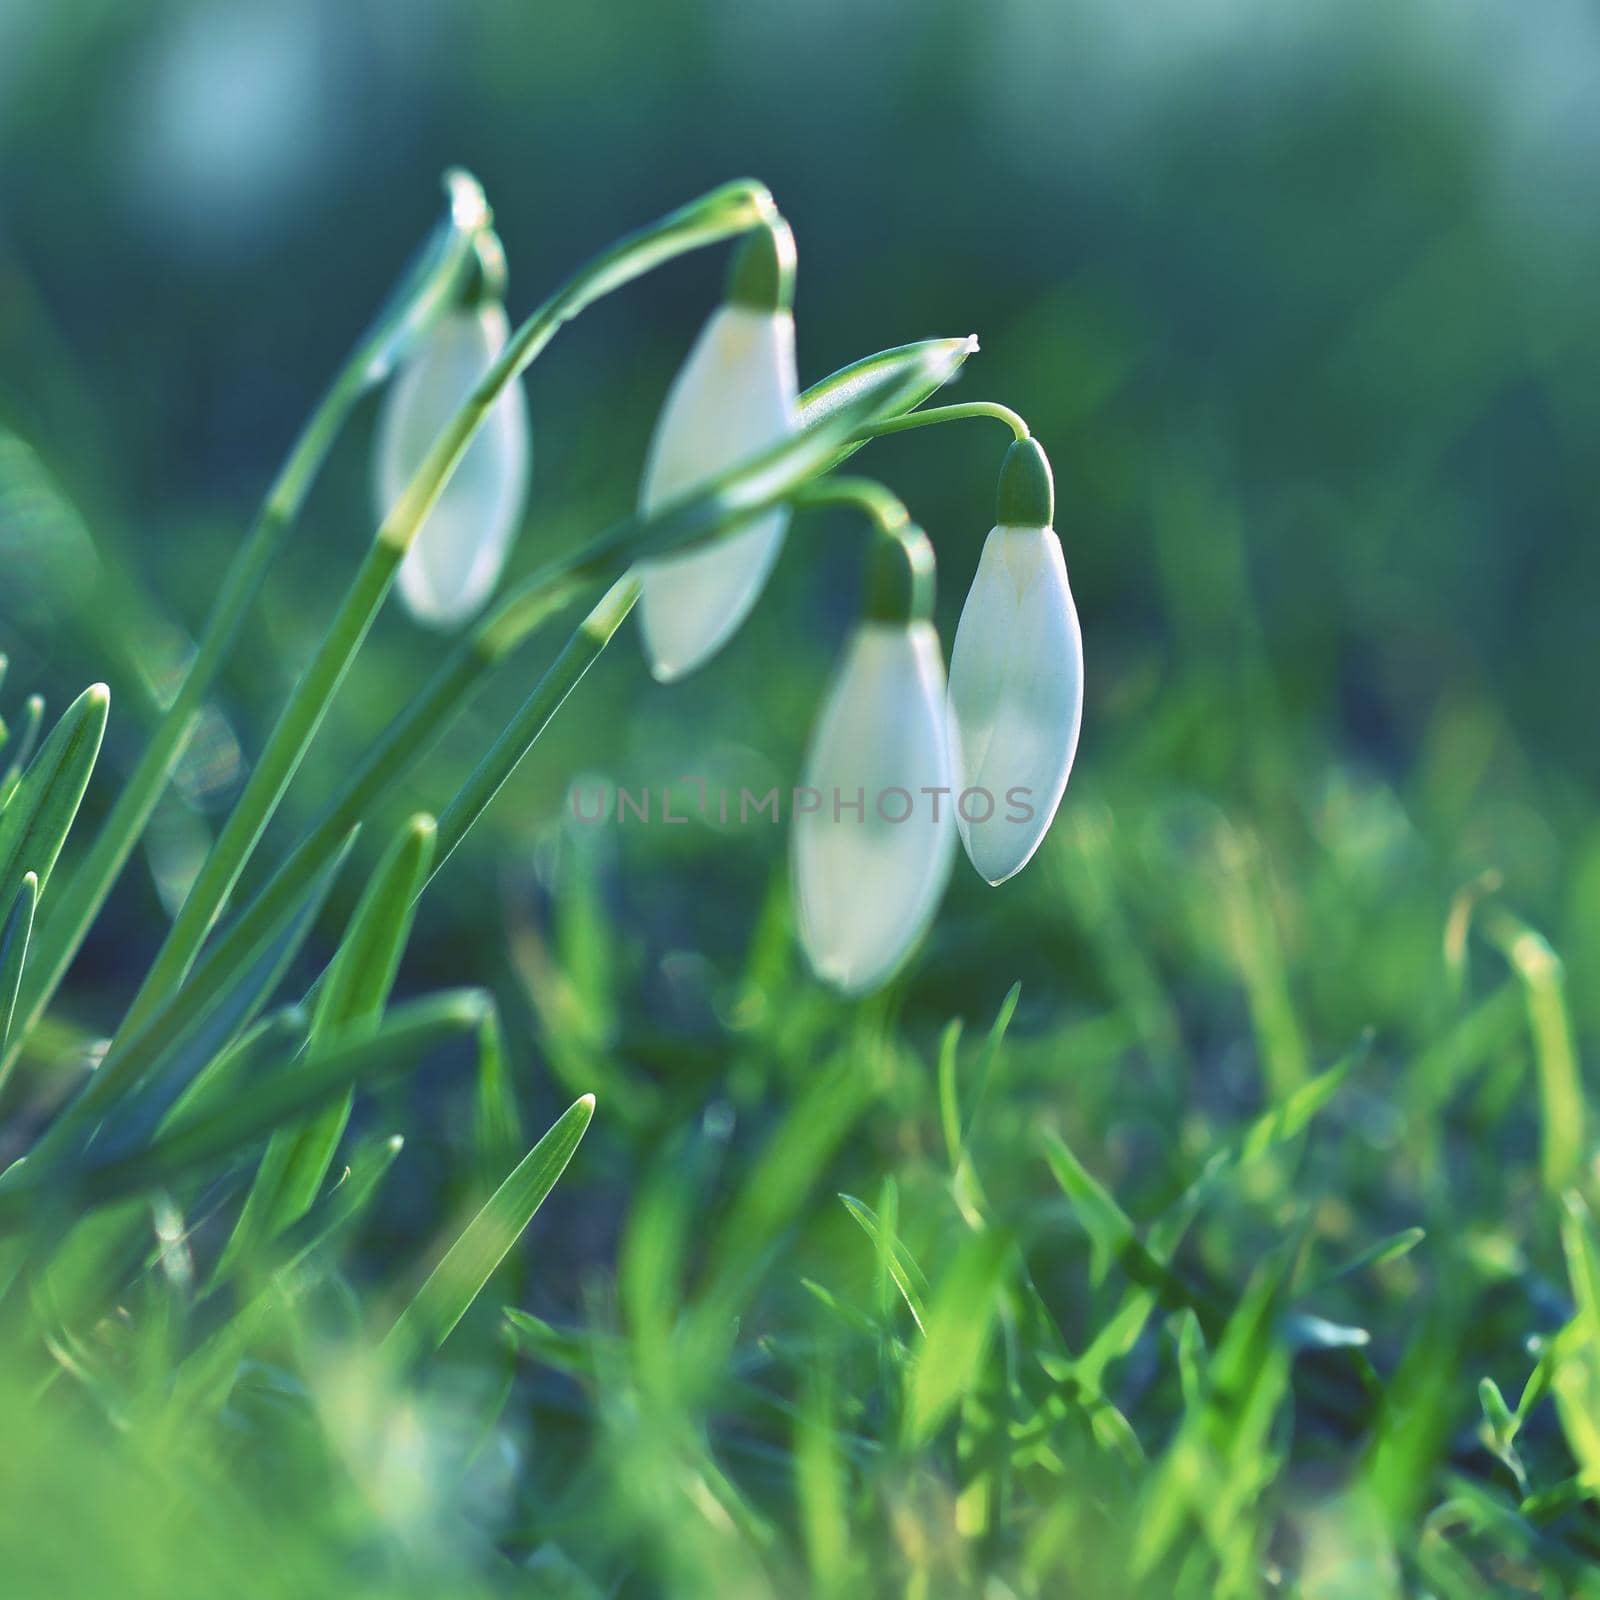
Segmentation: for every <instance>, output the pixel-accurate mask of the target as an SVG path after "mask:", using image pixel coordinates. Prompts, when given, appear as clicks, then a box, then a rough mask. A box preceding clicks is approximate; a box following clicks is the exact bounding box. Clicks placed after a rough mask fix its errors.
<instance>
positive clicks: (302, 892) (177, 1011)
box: [0, 831, 355, 1186]
mask: <svg viewBox="0 0 1600 1600" xmlns="http://www.w3.org/2000/svg"><path fill="white" fill-rule="evenodd" d="M354 842H355V834H354V832H353V831H352V832H351V833H350V834H348V835H347V836H346V837H345V839H344V840H343V842H342V844H341V847H340V848H339V850H338V851H337V852H336V853H335V855H334V857H333V858H332V860H331V861H327V862H324V863H323V864H322V867H321V869H320V871H319V872H318V873H316V874H313V875H311V876H310V877H309V878H301V879H298V880H297V881H296V883H295V884H294V886H293V890H294V892H293V893H292V894H290V895H288V896H286V897H285V898H284V899H283V901H281V902H280V903H279V904H278V905H276V906H275V907H274V913H275V914H274V918H273V920H272V921H271V922H269V923H265V924H264V925H257V926H256V927H254V928H253V929H252V930H251V931H252V935H253V938H252V940H251V942H249V943H245V942H243V941H240V942H238V943H236V944H235V945H234V946H232V947H231V948H230V949H229V951H228V959H227V960H226V961H217V962H213V963H209V964H208V965H207V967H206V968H205V970H204V971H203V972H202V973H199V974H197V975H196V977H195V980H194V981H193V982H191V983H188V984H186V985H185V986H184V987H183V988H182V989H180V990H179V991H178V993H177V994H176V995H174V996H173V997H172V999H171V1001H170V1002H169V1003H168V1004H167V1005H165V1006H163V1007H162V1008H161V1009H160V1010H159V1011H157V1012H156V1013H155V1014H154V1015H153V1016H152V1017H151V1019H150V1021H149V1022H148V1024H146V1026H145V1027H144V1028H143V1029H141V1030H140V1031H139V1032H138V1033H137V1034H135V1035H134V1036H133V1037H132V1038H130V1039H129V1040H128V1041H127V1042H126V1043H125V1044H122V1045H117V1044H113V1045H112V1047H111V1049H110V1050H109V1051H108V1053H107V1054H106V1056H105V1058H104V1059H103V1060H102V1061H101V1063H100V1065H99V1067H97V1068H96V1070H95V1071H94V1073H93V1074H92V1075H91V1076H90V1078H89V1080H88V1081H87V1082H86V1083H85V1084H84V1086H83V1088H82V1089H81V1090H80V1091H79V1093H78V1095H77V1098H76V1099H75V1100H73V1101H72V1102H71V1104H69V1105H68V1106H67V1107H66V1109H65V1110H64V1111H63V1112H62V1113H61V1115H60V1116H58V1117H57V1118H56V1120H55V1122H53V1123H52V1124H51V1125H50V1127H49V1129H48V1130H47V1131H46V1132H45V1134H44V1136H43V1138H41V1139H40V1141H39V1142H38V1143H37V1144H36V1145H35V1146H34V1151H33V1155H34V1157H35V1158H39V1157H48V1156H53V1155H55V1154H57V1153H58V1152H60V1151H61V1150H63V1149H65V1148H66V1147H67V1146H68V1145H69V1144H70V1142H71V1141H72V1139H73V1138H75V1137H77V1136H79V1135H81V1134H83V1133H85V1132H86V1131H87V1130H88V1128H89V1127H90V1126H91V1125H92V1124H93V1123H94V1122H95V1121H96V1120H98V1119H99V1118H100V1117H102V1116H104V1115H105V1113H106V1112H107V1111H108V1110H109V1109H110V1107H112V1106H113V1105H115V1104H116V1102H117V1099H118V1097H119V1096H121V1095H122V1094H124V1093H126V1092H127V1091H128V1090H129V1089H130V1088H132V1087H133V1086H135V1085H137V1084H138V1083H140V1082H141V1081H142V1080H143V1079H144V1078H145V1077H146V1076H147V1075H148V1074H149V1073H150V1072H151V1070H152V1069H153V1068H154V1067H155V1065H156V1063H157V1062H159V1061H160V1060H161V1059H162V1058H163V1056H164V1055H165V1054H166V1052H167V1051H169V1050H170V1049H171V1048H172V1047H173V1045H174V1043H175V1042H176V1041H177V1040H179V1039H181V1038H183V1037H184V1035H185V1034H186V1033H187V1032H188V1031H189V1030H190V1029H191V1028H194V1027H196V1026H198V1025H199V1024H200V1023H201V1022H203V1020H204V1018H205V1017H206V1016H207V1015H208V1014H209V1013H210V1012H211V1011H213V1010H215V1009H217V1008H218V1007H225V1006H227V1005H228V1002H229V999H230V996H232V995H234V993H235V992H236V991H237V990H238V989H239V988H240V986H247V987H251V988H253V989H254V991H255V992H256V994H257V995H258V997H259V998H261V999H265V996H266V993H267V988H266V986H265V984H264V981H263V980H262V978H261V975H262V974H263V973H267V974H270V973H271V972H272V971H273V970H274V969H273V967H272V966H271V964H270V963H268V964H266V965H263V963H264V962H265V961H266V958H267V957H268V956H269V955H270V953H271V952H272V951H274V950H278V951H280V952H281V951H282V950H284V949H285V943H284V941H285V940H286V938H287V939H292V937H293V936H292V934H291V931H290V930H292V929H294V928H295V927H296V926H297V925H299V924H300V923H301V920H302V914H303V912H304V911H305V908H306V906H307V904H308V903H309V902H310V901H311V900H313V899H315V898H316V897H317V896H318V895H324V894H326V892H327V889H328V887H330V886H331V885H332V883H333V881H334V879H335V878H337V876H338V874H339V872H340V870H341V869H342V867H343V865H344V862H345V859H346V857H347V856H348V854H349V851H350V848H351V846H352V845H353V844H354ZM309 926H310V923H309V922H305V924H304V928H305V929H309ZM289 954H290V957H291V958H292V954H293V952H292V950H291V951H290V952H289ZM279 970H281V967H280V969H279ZM252 974H254V975H256V977H255V981H254V982H252ZM274 981H275V980H274ZM247 1015H248V1008H247V1009H246V1013H245V1017H246V1019H247ZM0 1186H3V1179H0Z"/></svg>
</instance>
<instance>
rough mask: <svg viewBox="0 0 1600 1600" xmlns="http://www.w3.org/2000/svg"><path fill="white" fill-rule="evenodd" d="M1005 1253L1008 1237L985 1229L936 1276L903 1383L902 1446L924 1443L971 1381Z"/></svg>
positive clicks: (997, 1296)
mask: <svg viewBox="0 0 1600 1600" xmlns="http://www.w3.org/2000/svg"><path fill="white" fill-rule="evenodd" d="M1011 1258H1012V1240H1011V1239H1010V1238H1009V1237H1008V1236H1007V1235H1006V1234H1004V1233H1002V1232H999V1231H997V1230H994V1229H987V1230H985V1231H984V1232H982V1233H976V1234H972V1235H970V1236H969V1237H968V1238H967V1239H966V1240H965V1241H964V1242H963V1244H962V1246H961V1249H960V1250H959V1251H958V1252H957V1255H956V1258H955V1260H954V1261H953V1262H952V1263H951V1265H950V1268H949V1270H948V1271H947V1272H946V1273H945V1275H944V1277H943V1278H942V1279H941V1280H940V1283H939V1288H938V1290H937V1292H936V1293H935V1294H934V1297H933V1300H932V1302H931V1304H930V1305H929V1307H928V1313H927V1328H926V1331H925V1333H924V1336H923V1340H922V1344H921V1346H920V1348H919V1349H918V1351H917V1355H916V1359H915V1362H914V1364H913V1366H912V1368H911V1373H910V1377H909V1379H908V1382H907V1390H906V1405H905V1415H904V1426H903V1429H902V1441H903V1443H904V1444H905V1445H906V1447H907V1448H910V1449H917V1448H919V1447H920V1446H922V1445H924V1444H926V1443H927V1442H928V1440H930V1439H931V1438H932V1437H933V1435H934V1434H935V1433H936V1432H938V1430H939V1427H940V1425H941V1424H942V1423H943V1422H944V1420H945V1419H946V1417H948V1416H949V1414H950V1412H951V1411H952V1410H953V1409H954V1407H955V1404H956V1402H957V1401H958V1400H960V1399H961V1397H962V1396H963V1395H964V1394H966V1393H967V1392H968V1390H969V1389H970V1388H971V1387H972V1385H973V1383H974V1382H975V1381H976V1380H977V1378H978V1375H979V1373H980V1371H981V1369H982V1366H983V1359H984V1352H985V1350H986V1349H987V1347H988V1343H989V1336H990V1331H991V1329H992V1328H993V1325H994V1320H995V1317H996V1315H997V1313H998V1311H999V1309H1000V1300H1001V1293H1000V1291H1001V1287H1002V1284H1003V1282H1004V1278H1005V1271H1006V1266H1007V1263H1008V1261H1009V1260H1010V1259H1011Z"/></svg>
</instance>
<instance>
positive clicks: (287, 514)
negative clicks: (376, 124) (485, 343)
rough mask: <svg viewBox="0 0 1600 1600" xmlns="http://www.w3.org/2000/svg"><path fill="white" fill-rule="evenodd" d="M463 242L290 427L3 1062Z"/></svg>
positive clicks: (80, 937) (416, 282) (33, 1019)
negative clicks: (282, 454) (285, 448)
mask: <svg viewBox="0 0 1600 1600" xmlns="http://www.w3.org/2000/svg"><path fill="white" fill-rule="evenodd" d="M480 199H481V194H480ZM470 248H471V235H470V232H467V231H465V230H464V229H462V228H457V229H455V230H453V231H450V232H448V233H447V234H446V236H445V238H444V241H443V243H442V244H441V246H440V247H439V248H437V249H436V250H435V251H434V252H433V253H432V254H431V256H430V257H429V258H427V260H426V262H425V265H424V268H423V270H421V271H420V272H419V273H418V274H417V275H415V276H413V277H412V278H411V279H410V280H409V281H407V282H406V283H405V285H404V286H403V293H402V294H401V295H400V297H398V298H397V299H396V300H395V301H394V302H392V304H391V306H390V307H389V308H388V310H387V312H386V313H385V314H383V315H380V317H379V318H378V321H377V323H376V324H375V325H374V326H373V327H372V329H370V330H369V332H368V333H366V334H365V335H363V337H362V338H361V339H360V341H359V342H358V343H357V345H356V346H355V348H354V349H353V350H352V351H351V353H350V355H349V356H348V358H347V359H346V360H345V362H344V365H343V366H342V367H340V369H339V371H338V372H337V373H336V374H335V375H334V378H333V381H332V382H331V383H330V384H329V386H328V389H327V391H326V392H325V393H324V394H323V396H322V398H321V399H320V400H319V401H318V403H317V406H316V409H315V410H314V411H313V412H312V413H311V416H310V417H309V418H308V419H307V421H306V423H305V425H304V427H303V428H302V429H301V430H300V434H299V437H298V438H296V440H295V442H294V445H293V447H292V448H291V449H290V451H289V455H288V457H287V458H286V460H285V461H284V463H283V465H282V466H281V467H280V468H279V470H278V474H277V476H276V477H275V478H274V479H273V481H272V485H271V487H270V488H269V489H268V491H267V495H266V498H265V500H264V501H263V502H262V504H261V509H260V510H259V511H258V512H257V513H256V518H255V521H254V523H253V524H252V525H251V528H250V532H249V533H248V535H247V536H246V538H245V541H244V543H243V544H242V545H240V547H239V551H238V554H237V555H236V556H235V557H234V559H233V563H232V565H231V566H230V567H229V569H228V573H227V575H226V577H224V579H223V582H222V588H221V591H220V592H219V593H218V595H217V599H216V602H215V604H214V605H213V606H212V609H211V614H210V616H209V617H208V619H207V621H206V625H205V629H204V632H203V633H202V634H201V637H200V641H199V643H198V645H197V646H196V648H195V654H194V658H193V660H192V661H191V662H190V664H189V670H188V671H187V673H186V674H185V675H184V679H183V682H182V683H181V684H180V685H179V687H178V691H177V693H176V695H174V697H173V699H172V701H171V703H170V704H169V705H168V706H167V708H166V710H165V712H164V713H163V715H162V717H161V720H160V722H159V723H158V724H157V726H156V729H155V731H154V733H153V734H152V735H151V738H150V742H149V744H148V745H146V747H145V750H144V753H143V755H141V756H140V758H139V761H138V764H137V765H136V766H135V767H134V770H133V772H132V773H131V774H130V775H129V777H128V779H127V781H126V782H125V783H124V784H123V786H122V789H121V792H120V793H119V794H118V796H117V800H116V803H115V804H114V805H113V807H112V809H111V814H110V815H109V816H108V817H107V818H106V820H105V823H104V824H103V825H102V827H101V829H100V832H99V834H98V836H97V837H96V839H95V842H94V844H93V846H92V847H91V849H90V851H89V853H88V855H87V856H85V857H84V859H83V862H82V863H81V865H80V866H79V867H78V870H77V872H76V873H75V874H74V875H73V878H72V881H71V882H70V883H69V884H68V886H67V889H66V891H65V892H64V893H63V894H62V895H61V897H60V898H59V899H57V900H55V902H54V904H53V905H52V907H51V910H50V912H49V914H48V915H47V916H46V917H45V918H44V919H43V921H42V927H41V929H40V937H39V940H38V942H37V944H36V945H35V949H34V955H33V959H32V961H30V962H29V966H28V974H27V978H26V981H25V984H24V989H23V995H22V999H21V1001H20V1002H19V1005H18V1010H17V1022H16V1025H15V1027H14V1028H13V1031H12V1042H11V1045H10V1047H9V1049H8V1051H7V1058H6V1062H7V1064H9V1063H10V1062H11V1061H12V1060H14V1059H15V1057H16V1055H17V1054H18V1053H19V1052H20V1051H21V1049H22V1046H23V1044H24V1043H25V1041H26V1039H27V1037H28V1034H29V1033H30V1031H31V1030H32V1029H33V1028H34V1026H35V1025H36V1024H37V1023H38V1021H39V1019H40V1017H42V1016H43V1014H44V1011H45V1008H46V1007H47V1006H48V1005H49V1004H50V1002H51V1000H52V999H53V998H54V997H55V993H56V990H57V989H58V988H59V987H60V984H61V981H62V979H63V978H64V977H65V976H66V973H67V969H68V968H69V967H70V966H71V965H72V962H73V960H74V958H75V957H76V956H77V953H78V951H79V949H80V948H81V947H82V945H83V941H84V939H85V938H86V937H87V935H88V932H89V929H90V928H91V927H92V926H93V925H94V921H95V918H96V917H97V916H98V915H99V914H100V909H101V907H102V906H103V905H104V904H105V901H106V897H107V896H108V895H109V894H110V892H111V890H112V888H113V886H114V885H115V884H116V881H117V879H118V877H119V876H120V875H121V873H122V869H123V867H124V866H125V865H126V864H127V861H128V857H129V856H130V855H131V854H132V853H133V850H134V847H135V846H136V845H137V844H138V842H139V840H140V838H141V837H142V836H143V834H144V830H145V828H146V826H147V825H148V823H149V821H150V816H151V813H152V812H153V811H154V810H155V807H156V804H157V802H158V801H159V800H160V798H161V795H162V792H163V791H164V790H165V788H166V786H167V783H168V781H169V780H170V778H171V776H172V772H173V769H174V768H175V767H176V766H177V764H178V761H179V759H180V758H181V757H182V755H183V752H184V749H185V748H186V747H187V745H188V742H189V738H190V736H191V734H192V733H193V732H194V729H195V727H196V725H197V722H198V719H199V715H200V712H201V709H202V707H203V705H204V702H205V698H206V696H207V695H208V694H209V693H210V691H211V688H212V686H213V685H214V684H215V682H216V680H217V677H218V674H219V673H220V672H221V670H222V668H223V666H224V665H225V664H226V662H227V660H228V657H229V655H230V654H231V652H232V649H233V644H234V641H235V639H236V638H237V637H238V633H239V628H240V624H241V623H242V622H243V620H244V617H245V614H246V613H247V612H248V611H249V609H250V606H251V605H252V603H253V602H254V600H255V597H256V594H257V592H258V591H259V589H260V587H261V584H262V580H263V579H264V578H265V576H266V573H267V569H268V568H269V567H270V566H271V565H272V562H273V560H274V558H275V557H276V556H277V554H278V551H279V549H280V548H281V546H282V544H283V541H284V538H285V536H286V534H287V533H288V531H289V529H290V528H291V527H292V526H293V525H294V523H295V521H296V520H297V519H298V517H299V515H300V510H301V507H302V506H303V505H304V504H305V500H306V496H307V494H308V493H309V492H310V489H311V486H312V484H313V483H314V482H315V481H316V477H317V474H318V472H319V471H320V470H321V467H322V464H323V462H324V461H325V460H326V459H327V456H328V452H329V450H330V449H331V448H332V447H333V443H334V441H335V439H336V438H337V437H338V435H339V433H340V431H341V430H342V429H343V427H344V424H345V422H346V421H347V420H348V419H349V417H350V413H351V412H352V411H353V410H354V408H355V406H356V403H357V402H358V401H359V400H360V399H361V397H362V395H363V394H364V393H365V392H366V390H367V389H368V388H369V387H370V386H371V384H372V383H374V382H375V381H377V380H378V379H380V378H381V377H382V376H383V373H384V370H385V366H384V359H383V358H384V357H385V355H386V354H387V353H388V351H389V348H390V346H391V345H392V344H393V342H394V337H395V330H396V329H397V328H400V327H405V328H407V329H409V330H411V331H413V332H414V331H416V330H417V329H419V328H421V327H422V326H425V325H426V323H427V322H428V321H429V320H431V319H432V318H433V317H435V316H437V314H438V313H439V312H440V311H441V310H443V309H444V307H445V306H446V305H447V304H448V301H449V296H450V294H451V292H452V288H453V285H454V283H455V279H456V276H457V274H458V273H459V272H460V270H461V268H462V266H463V265H464V264H465V262H466V260H467V257H468V254H469V252H470Z"/></svg>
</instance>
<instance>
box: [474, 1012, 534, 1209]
mask: <svg viewBox="0 0 1600 1600" xmlns="http://www.w3.org/2000/svg"><path fill="white" fill-rule="evenodd" d="M472 1128H473V1138H472V1146H473V1154H474V1155H475V1157H476V1158H477V1163H478V1169H479V1172H480V1174H482V1175H484V1176H486V1177H487V1178H488V1180H489V1182H491V1183H492V1182H493V1176H492V1175H493V1174H497V1173H501V1172H504V1171H505V1170H506V1167H507V1165H508V1164H509V1163H510V1162H511V1160H512V1157H513V1155H514V1153H515V1152H516V1151H518V1150H521V1149H523V1148H525V1146H526V1139H525V1138H524V1136H523V1132H522V1113H521V1112H520V1111H519V1110H518V1108H517V1091H516V1085H515V1084H514V1083H513V1082H512V1080H511V1072H510V1068H509V1066H508V1064H507V1060H506V1037H505V1029H504V1027H503V1026H502V1025H501V1022H500V1013H499V1012H498V1011H491V1012H490V1013H489V1014H488V1016H486V1017H485V1018H484V1020H483V1026H482V1027H481V1028H480V1029H479V1030H478V1076H477V1082H476V1087H475V1092H474V1096H473V1118H472Z"/></svg>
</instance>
